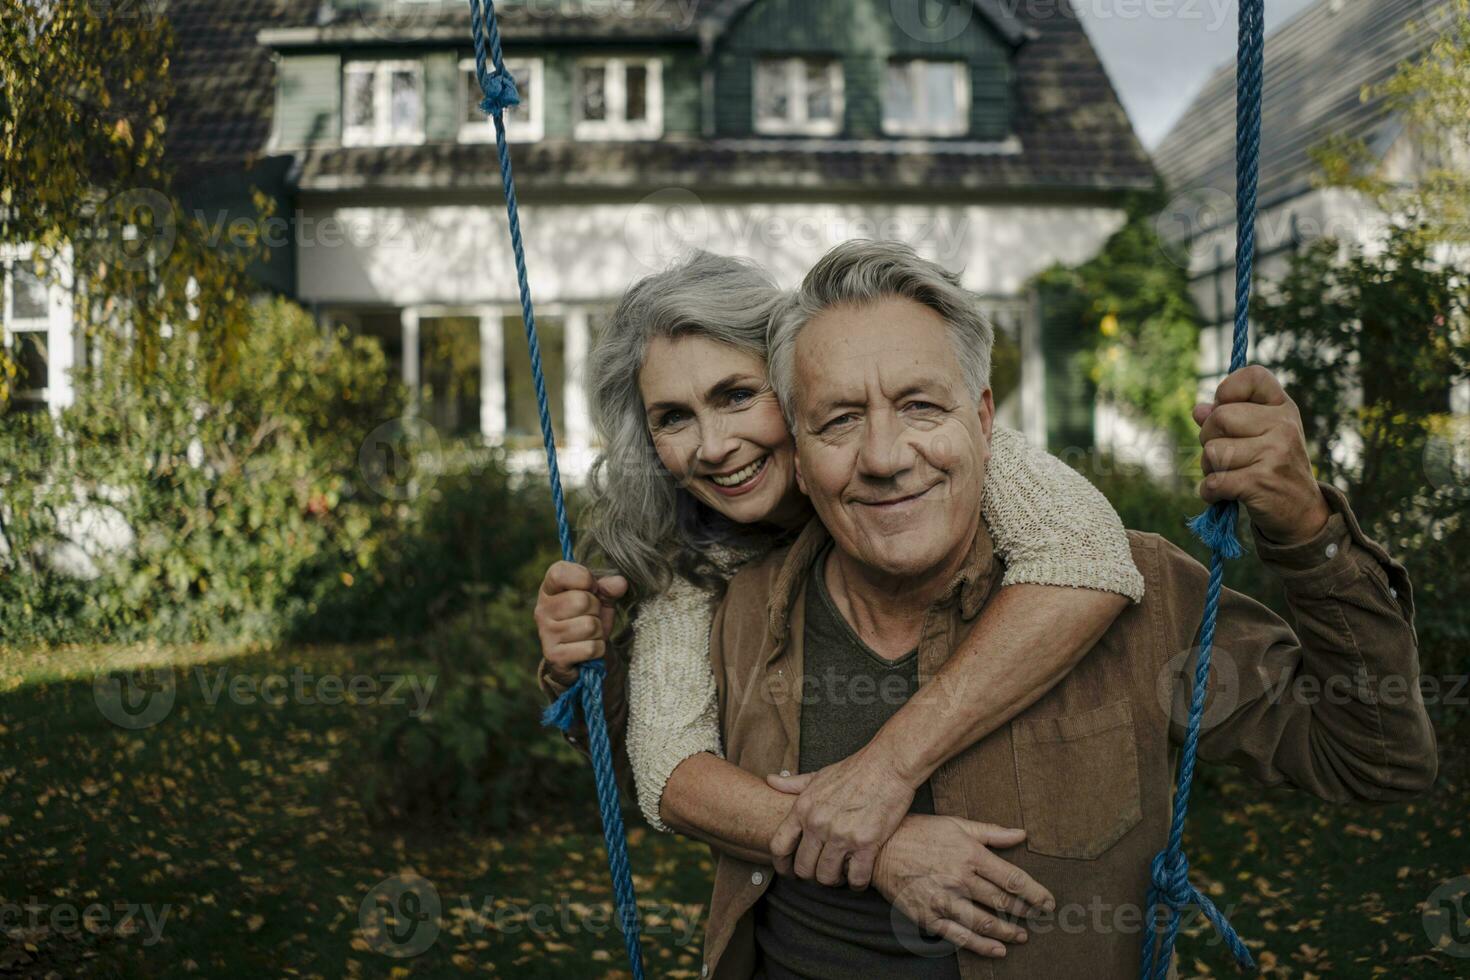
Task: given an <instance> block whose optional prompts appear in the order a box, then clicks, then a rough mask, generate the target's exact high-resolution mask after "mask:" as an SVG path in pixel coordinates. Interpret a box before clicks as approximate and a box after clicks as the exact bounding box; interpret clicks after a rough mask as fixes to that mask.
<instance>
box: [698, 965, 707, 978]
mask: <svg viewBox="0 0 1470 980" xmlns="http://www.w3.org/2000/svg"><path fill="white" fill-rule="evenodd" d="M699 975H700V976H702V977H707V976H709V964H708V963H706V964H705V965H704V966H701V967H700V968H699Z"/></svg>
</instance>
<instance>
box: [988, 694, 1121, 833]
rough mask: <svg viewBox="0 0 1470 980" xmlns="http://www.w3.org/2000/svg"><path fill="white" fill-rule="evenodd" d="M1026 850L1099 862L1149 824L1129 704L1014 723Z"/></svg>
mask: <svg viewBox="0 0 1470 980" xmlns="http://www.w3.org/2000/svg"><path fill="white" fill-rule="evenodd" d="M1011 745H1012V748H1013V750H1014V752H1015V756H1016V781H1017V784H1018V785H1019V787H1020V795H1021V820H1022V827H1024V829H1025V831H1026V848H1027V850H1030V851H1032V852H1033V853H1036V854H1045V855H1049V856H1051V857H1061V858H1077V859H1080V860H1084V861H1091V860H1093V859H1095V858H1098V857H1100V856H1101V855H1102V853H1103V852H1104V851H1106V850H1107V849H1108V848H1110V847H1112V846H1113V845H1114V844H1116V843H1117V842H1118V841H1119V840H1120V839H1121V838H1122V837H1123V835H1124V834H1126V833H1127V832H1128V831H1129V830H1131V829H1132V828H1133V827H1134V826H1135V825H1136V824H1137V823H1138V822H1139V821H1140V820H1142V819H1143V809H1142V805H1141V800H1140V795H1139V784H1138V749H1137V743H1136V740H1135V737H1134V730H1133V711H1132V708H1131V706H1130V704H1129V702H1128V701H1126V700H1125V701H1114V702H1112V703H1111V704H1105V705H1102V706H1101V707H1098V708H1091V709H1088V710H1085V711H1080V712H1073V713H1071V714H1067V715H1057V716H1054V717H1048V718H1018V719H1016V720H1015V721H1013V722H1012V723H1011Z"/></svg>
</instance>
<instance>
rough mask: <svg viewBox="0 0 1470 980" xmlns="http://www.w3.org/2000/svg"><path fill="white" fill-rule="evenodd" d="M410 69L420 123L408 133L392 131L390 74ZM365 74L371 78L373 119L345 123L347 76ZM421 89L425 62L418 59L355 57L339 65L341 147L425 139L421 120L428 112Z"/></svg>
mask: <svg viewBox="0 0 1470 980" xmlns="http://www.w3.org/2000/svg"><path fill="white" fill-rule="evenodd" d="M405 70H408V71H412V72H413V73H414V75H415V76H416V77H417V78H418V84H419V125H418V129H417V130H414V131H413V132H409V133H394V132H393V73H394V72H397V71H405ZM353 74H367V75H371V76H372V77H373V121H372V123H371V124H370V125H355V126H349V125H348V124H347V96H348V93H347V76H348V75H353ZM426 95H427V93H426V92H425V91H424V63H423V62H422V61H417V60H407V59H404V60H391V61H389V60H384V61H373V60H357V61H347V62H344V63H343V65H342V145H343V146H413V145H417V144H419V143H422V142H424V122H425V119H424V117H425V115H427V113H428V106H427V105H426V102H427V98H426Z"/></svg>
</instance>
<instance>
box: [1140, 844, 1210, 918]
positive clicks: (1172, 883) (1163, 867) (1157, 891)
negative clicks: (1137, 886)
mask: <svg viewBox="0 0 1470 980" xmlns="http://www.w3.org/2000/svg"><path fill="white" fill-rule="evenodd" d="M1149 877H1150V878H1151V879H1152V881H1153V892H1152V893H1151V894H1150V896H1149V898H1150V901H1149V906H1150V908H1152V907H1153V906H1155V905H1160V904H1162V905H1167V906H1169V908H1171V909H1173V910H1174V912H1175V914H1178V913H1179V912H1182V911H1184V910H1185V909H1186V908H1188V907H1189V906H1191V905H1193V904H1194V901H1195V896H1196V895H1198V894H1199V891H1198V890H1197V889H1196V888H1195V887H1194V886H1193V885H1191V884H1190V883H1189V859H1188V858H1186V857H1185V856H1184V851H1183V850H1178V851H1169V850H1163V851H1160V852H1159V853H1157V854H1155V855H1154V860H1153V865H1152V868H1151V870H1150V875H1149Z"/></svg>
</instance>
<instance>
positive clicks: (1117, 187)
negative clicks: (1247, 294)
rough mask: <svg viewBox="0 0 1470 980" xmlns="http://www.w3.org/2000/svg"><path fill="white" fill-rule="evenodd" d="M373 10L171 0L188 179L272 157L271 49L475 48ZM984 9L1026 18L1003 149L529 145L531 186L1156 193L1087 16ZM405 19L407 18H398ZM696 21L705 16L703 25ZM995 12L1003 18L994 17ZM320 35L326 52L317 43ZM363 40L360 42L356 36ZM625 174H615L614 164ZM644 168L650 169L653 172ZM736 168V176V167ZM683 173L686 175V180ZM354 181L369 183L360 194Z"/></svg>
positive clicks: (484, 168)
mask: <svg viewBox="0 0 1470 980" xmlns="http://www.w3.org/2000/svg"><path fill="white" fill-rule="evenodd" d="M360 2H364V0H337V6H338V7H339V8H345V9H347V10H348V11H350V12H349V13H347V14H343V13H340V12H338V13H337V14H336V15H335V16H329V17H324V16H322V14H321V10H322V9H323V8H326V9H330V5H327V4H320V3H318V2H316V0H233V2H232V3H229V4H220V3H218V0H172V2H171V4H170V7H169V11H170V18H171V20H172V21H173V24H174V29H175V36H176V52H175V56H174V61H173V64H174V81H175V87H176V92H175V97H174V100H173V103H172V105H171V106H170V113H169V136H168V146H169V153H170V155H171V157H172V158H173V159H174V161H175V164H176V166H177V167H178V168H179V170H180V172H181V174H183V175H184V176H185V178H186V179H187V177H188V176H189V175H190V174H191V173H194V172H196V171H200V170H204V169H209V168H214V167H230V168H238V167H241V166H242V165H245V164H248V163H249V162H250V161H252V160H253V159H255V158H257V157H258V156H259V155H261V154H263V153H264V152H265V151H266V144H267V141H268V139H269V136H270V129H271V116H272V113H273V112H274V101H275V100H274V67H273V63H272V51H271V48H270V46H269V45H266V44H262V43H260V41H261V32H263V31H267V32H271V33H268V34H267V35H266V37H267V39H270V38H273V37H278V36H279V37H283V38H285V39H287V40H289V39H291V38H297V39H299V43H317V44H332V43H344V44H347V43H367V41H368V39H369V38H370V39H372V40H374V41H376V42H377V43H382V42H383V40H384V39H385V36H387V35H391V36H393V37H395V38H397V39H399V40H419V41H422V42H424V43H429V42H431V41H434V40H436V39H438V38H440V37H442V38H444V39H445V40H449V39H452V38H454V37H463V38H465V39H466V42H468V38H469V15H468V8H467V6H464V7H462V8H460V9H459V11H458V12H456V11H455V7H454V5H449V6H443V7H435V6H434V5H429V6H428V7H425V8H421V10H420V12H417V13H414V12H413V9H414V8H413V7H409V8H407V9H408V10H409V11H410V13H409V14H406V15H405V16H408V17H410V18H411V19H410V20H407V21H403V20H400V21H396V22H393V23H389V24H384V23H383V22H381V21H378V20H374V19H373V18H370V17H367V16H365V15H363V14H360V13H357V12H356V8H355V6H354V5H355V4H356V3H360ZM746 2H748V0H714V2H704V3H700V2H695V0H638V4H637V5H635V6H633V7H631V8H629V7H621V6H617V5H614V4H611V3H608V2H605V0H604V2H598V3H594V4H588V5H587V6H586V7H584V8H582V9H580V10H577V9H574V7H568V8H567V9H563V8H562V7H555V8H553V7H551V6H550V3H549V0H547V2H538V3H533V4H528V5H527V6H525V7H522V8H517V7H509V8H507V9H506V10H505V12H504V13H503V15H502V16H501V21H500V23H501V28H502V34H503V36H504V39H505V44H506V47H507V48H509V49H513V47H514V45H515V43H516V42H517V41H518V40H528V39H539V38H554V37H564V38H578V39H592V40H596V39H599V38H604V37H606V38H613V37H626V36H632V35H633V34H637V35H638V36H648V37H651V38H655V39H656V38H673V37H679V38H683V37H688V39H689V41H690V43H696V42H698V40H699V31H698V30H697V29H696V28H697V27H698V26H699V23H701V22H703V23H708V22H704V21H700V18H717V17H726V18H727V19H728V17H729V15H730V12H731V11H732V10H733V9H734V8H736V7H743V6H744V5H745V3H746ZM978 6H979V7H980V8H981V9H982V10H986V9H988V8H991V7H994V8H995V9H997V10H1001V9H1014V10H1015V13H1014V15H1013V16H1014V18H1015V19H1016V25H1013V26H1015V27H1016V29H1017V30H1020V31H1022V32H1023V33H1024V38H1023V43H1021V46H1020V47H1019V48H1018V49H1017V50H1016V52H1015V55H1014V62H1013V65H1014V70H1015V78H1016V85H1015V89H1014V91H1015V99H1016V105H1015V112H1014V116H1013V121H1014V136H1015V140H1014V141H1012V142H1009V143H1007V144H1005V145H997V144H964V143H961V144H956V145H945V144H938V143H935V144H929V145H927V146H925V147H919V148H916V149H914V150H913V152H911V153H907V154H904V155H898V154H895V153H894V152H893V149H894V148H893V147H892V146H883V145H880V144H878V143H876V142H871V143H857V142H841V141H830V142H828V143H826V144H823V145H820V146H804V145H802V144H794V143H790V142H781V141H764V142H765V146H763V147H757V146H755V145H754V144H755V143H756V142H757V141H747V142H746V143H742V144H732V143H721V142H719V141H713V142H709V141H698V140H691V141H687V142H679V141H674V140H668V141H664V142H661V143H655V144H595V145H594V144H580V145H578V144H569V143H568V144H563V143H559V142H556V141H550V142H547V143H545V144H528V145H524V146H518V147H516V163H517V167H516V174H517V179H518V181H521V182H524V183H525V184H526V187H527V189H528V190H529V191H532V192H534V189H535V187H536V186H537V185H538V184H539V185H540V186H548V185H549V184H550V183H551V182H553V181H556V182H560V184H561V185H562V186H579V187H586V188H589V189H592V188H596V187H599V186H602V187H607V188H620V187H626V186H630V184H631V183H632V182H636V180H637V179H638V177H639V174H642V178H643V179H644V180H645V182H658V181H661V180H662V179H663V177H664V176H665V175H667V176H668V178H669V179H668V181H666V182H665V184H667V183H669V182H673V181H674V180H675V179H678V180H681V181H682V182H684V183H685V184H686V185H687V186H694V187H705V186H710V184H711V183H719V184H722V185H725V186H730V187H748V188H757V187H769V188H772V189H780V188H787V187H790V188H806V189H810V188H812V187H828V186H833V187H836V186H866V187H867V188H869V189H871V188H872V187H874V186H878V185H879V183H880V182H883V183H886V184H887V185H888V186H891V187H893V188H894V189H895V190H905V189H912V190H913V191H915V192H924V191H927V192H943V191H944V190H946V189H974V190H982V189H990V190H1015V189H1059V188H1065V189H1088V190H1093V191H1107V192H1115V191H1123V190H1134V189H1143V188H1147V187H1150V186H1152V184H1153V181H1154V173H1153V169H1152V166H1151V164H1150V162H1149V159H1148V156H1147V154H1145V153H1144V151H1143V148H1142V146H1141V145H1140V144H1139V142H1138V139H1137V137H1136V136H1135V134H1134V132H1133V129H1132V126H1131V125H1130V123H1129V121H1128V117H1127V115H1126V114H1125V113H1124V111H1123V108H1122V106H1121V105H1120V104H1119V102H1118V98H1117V94H1116V93H1115V92H1114V90H1113V87H1112V83H1111V82H1110V80H1109V79H1108V76H1107V73H1106V72H1105V71H1104V70H1103V67H1102V64H1101V63H1100V62H1099V60H1098V58H1097V54H1096V52H1095V51H1094V50H1093V47H1092V44H1091V42H1090V41H1089V40H1088V38H1087V35H1086V34H1085V33H1084V31H1083V28H1082V25H1081V24H1080V23H1079V21H1078V20H1077V18H1075V17H1072V16H1055V9H1056V8H1055V7H1054V6H1051V5H1046V4H1010V5H1008V4H1004V3H1000V2H997V0H980V2H979V3H978ZM398 9H404V8H398ZM690 12H695V16H694V18H692V19H691V16H690ZM987 16H990V14H987ZM311 38H315V39H316V40H315V41H312V40H310V39H311ZM354 38H358V40H354ZM299 163H300V166H299V167H298V168H297V173H298V174H299V177H300V180H301V186H302V187H303V188H308V189H312V188H315V189H322V190H325V189H327V188H329V187H334V188H336V187H347V186H364V185H367V184H370V185H372V186H384V187H387V186H399V187H411V186H433V187H472V186H478V185H480V184H481V183H483V182H484V180H485V179H486V175H487V174H491V175H493V173H494V172H495V171H496V170H497V168H496V167H495V166H494V165H493V147H492V148H489V149H488V150H487V148H486V147H484V146H474V145H442V146H441V145H432V144H431V145H424V146H414V147H385V148H352V149H346V148H343V149H335V148H331V149H328V148H322V149H316V150H310V151H306V152H304V153H302V154H300V160H299ZM614 164H616V165H614ZM639 168H645V169H639ZM731 168H733V169H731ZM680 175H682V176H680ZM354 181H355V184H354Z"/></svg>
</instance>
